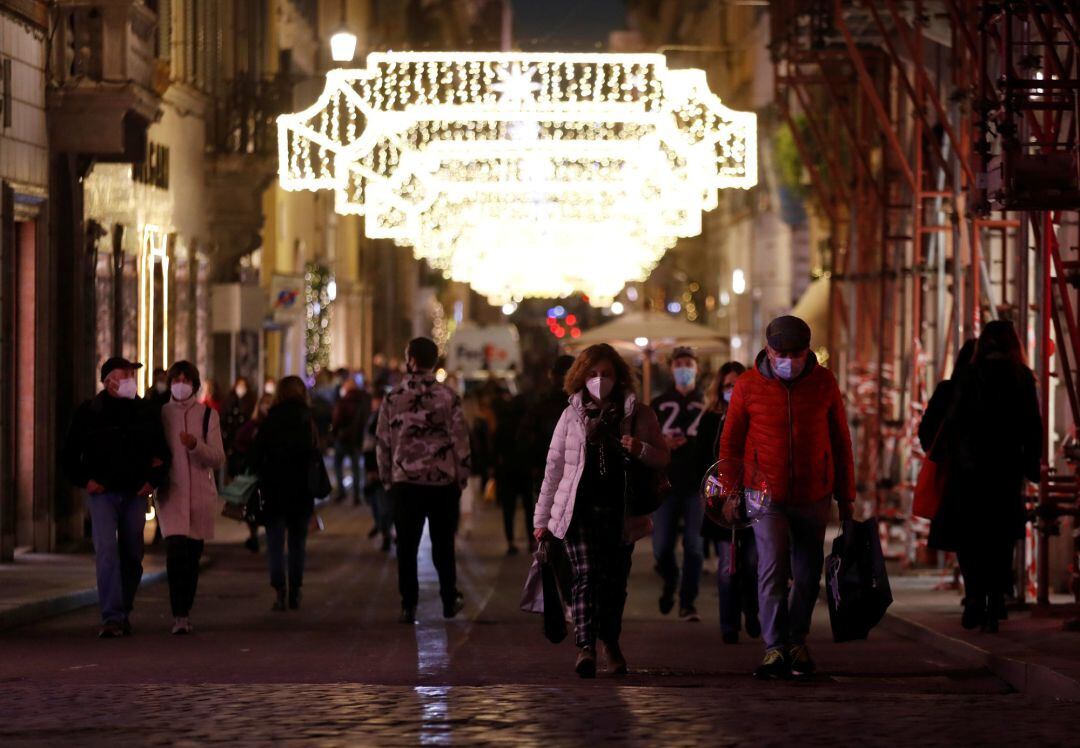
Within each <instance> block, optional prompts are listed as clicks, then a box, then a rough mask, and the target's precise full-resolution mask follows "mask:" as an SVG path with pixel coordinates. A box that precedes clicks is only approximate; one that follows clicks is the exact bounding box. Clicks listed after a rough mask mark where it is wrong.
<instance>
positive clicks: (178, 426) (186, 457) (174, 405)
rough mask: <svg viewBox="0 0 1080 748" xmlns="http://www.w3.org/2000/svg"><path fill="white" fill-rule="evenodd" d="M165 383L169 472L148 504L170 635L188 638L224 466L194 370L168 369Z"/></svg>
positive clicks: (186, 366)
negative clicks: (160, 543)
mask: <svg viewBox="0 0 1080 748" xmlns="http://www.w3.org/2000/svg"><path fill="white" fill-rule="evenodd" d="M168 383H169V392H170V393H171V396H172V400H170V401H169V402H168V403H166V404H165V406H164V407H163V408H162V409H161V422H162V427H163V428H164V431H165V438H166V439H167V440H168V443H169V450H170V451H171V453H172V466H171V467H170V469H169V480H168V482H167V483H166V484H165V485H164V486H162V487H161V489H160V490H159V491H158V492H157V496H156V497H155V499H154V503H155V505H156V506H157V518H158V524H159V525H160V526H161V534H162V535H163V536H164V537H165V571H166V574H167V576H168V580H169V603H170V606H171V608H172V614H173V626H172V633H173V634H190V633H191V632H192V631H193V630H194V627H193V626H192V625H191V619H190V617H189V616H190V613H191V607H192V605H193V604H194V602H195V591H196V589H197V588H198V585H199V560H200V558H201V557H202V552H203V544H204V543H205V541H207V540H210V539H211V538H213V537H214V517H215V515H216V514H217V511H216V510H217V484H216V481H215V480H214V471H216V470H218V469H220V468H221V466H222V465H224V464H225V447H224V446H223V445H222V441H221V422H220V420H219V418H218V414H217V413H215V412H214V411H213V410H211V408H210V407H209V406H208V405H205V404H204V403H200V402H199V400H198V398H197V397H196V396H195V393H197V392H198V391H199V386H200V384H201V382H200V379H199V370H198V369H197V368H195V365H194V364H192V363H190V362H189V361H177V362H176V363H174V364H173V365H172V366H170V367H169V371H168Z"/></svg>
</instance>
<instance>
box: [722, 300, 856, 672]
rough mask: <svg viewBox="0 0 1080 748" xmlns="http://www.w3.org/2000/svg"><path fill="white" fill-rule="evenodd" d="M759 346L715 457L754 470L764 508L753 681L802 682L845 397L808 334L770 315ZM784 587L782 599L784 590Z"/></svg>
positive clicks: (846, 457) (846, 466)
mask: <svg viewBox="0 0 1080 748" xmlns="http://www.w3.org/2000/svg"><path fill="white" fill-rule="evenodd" d="M765 336H766V341H767V345H766V347H765V350H763V351H761V353H759V354H758V356H757V360H756V362H755V365H754V367H753V368H752V369H750V370H749V371H747V372H746V374H744V375H743V376H741V377H739V379H738V381H737V382H736V384H735V390H734V392H733V393H732V396H731V404H730V405H729V407H728V415H727V422H726V424H725V426H724V433H723V435H722V436H721V438H720V459H722V460H723V459H728V460H741V461H742V462H743V464H744V465H746V466H754V467H755V468H756V469H757V472H758V475H761V476H763V477H764V479H765V480H766V481H767V483H768V487H769V491H770V493H771V496H772V504H771V506H770V508H769V510H768V511H767V512H766V514H765V515H764V516H763V517H761V518H760V519H759V520H758V521H757V522H756V523H755V524H754V525H753V527H754V539H755V541H756V542H757V549H758V602H759V607H760V615H761V628H762V636H763V638H764V640H765V659H764V661H763V662H762V664H761V666H760V667H758V669H757V670H756V671H755V673H754V674H755V675H756V676H757V677H760V678H780V677H786V676H788V675H790V674H795V675H808V674H810V673H812V672H813V671H814V667H815V666H814V661H813V659H811V657H810V651H809V650H808V649H807V647H806V635H807V633H809V631H810V619H811V616H812V615H813V612H814V604H815V603H816V602H817V598H818V592H819V588H820V582H821V568H822V564H823V562H824V544H825V527H826V525H827V523H828V521H829V514H830V512H831V508H832V501H833V500H834V499H835V501H836V502H837V504H838V505H839V508H840V516H841V518H842V519H843V518H847V517H850V516H851V513H852V502H853V501H854V499H855V470H854V459H853V457H852V453H851V435H850V433H849V431H848V424H847V416H846V414H845V411H844V398H843V395H842V394H841V393H840V388H839V387H838V386H837V384H836V378H835V377H833V375H832V373H831V372H830V371H829V370H828V369H826V368H824V367H822V366H820V365H819V364H818V362H817V358H816V357H815V356H814V354H813V352H811V351H810V327H809V326H808V325H807V324H806V323H805V322H804V321H802V320H801V319H799V318H798V317H792V316H784V317H778V318H776V319H774V320H773V321H772V322H770V323H769V326H768V328H767V329H766V331H765ZM789 582H790V592H789V589H788V588H789Z"/></svg>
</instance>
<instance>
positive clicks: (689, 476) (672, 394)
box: [652, 387, 711, 495]
mask: <svg viewBox="0 0 1080 748" xmlns="http://www.w3.org/2000/svg"><path fill="white" fill-rule="evenodd" d="M652 408H653V410H655V411H656V418H657V420H659V421H660V430H661V431H663V433H665V434H681V435H682V436H685V437H686V438H687V442H686V444H683V445H682V446H681V447H679V448H678V449H673V450H671V464H670V465H668V469H667V471H668V473H667V474H668V480H669V481H670V482H671V492H672V493H673V494H678V495H686V494H688V493H693V492H694V491H697V489H698V486H699V485H700V483H701V472H699V470H698V466H699V462H698V460H699V459H700V457H699V453H698V446H697V434H698V419H699V418H700V417H701V412H702V411H703V410H704V409H705V403H704V402H703V400H702V397H701V392H700V391H699V390H694V391H693V392H690V393H688V394H686V395H683V394H682V393H680V392H679V391H678V390H676V389H675V388H674V387H672V388H670V389H669V390H668V391H667V392H665V393H664V394H662V395H660V396H659V397H657V398H656V399H654V400H653V401H652ZM710 464H711V463H710Z"/></svg>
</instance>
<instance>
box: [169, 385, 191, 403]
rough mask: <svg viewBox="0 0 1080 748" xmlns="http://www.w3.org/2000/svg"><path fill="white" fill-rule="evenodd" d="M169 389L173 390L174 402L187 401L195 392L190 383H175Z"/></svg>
mask: <svg viewBox="0 0 1080 748" xmlns="http://www.w3.org/2000/svg"><path fill="white" fill-rule="evenodd" d="M169 389H171V390H172V396H173V400H187V399H188V398H189V397H191V393H192V392H193V391H194V390H193V389H192V387H191V383H190V382H173V384H172V387H170V388H169Z"/></svg>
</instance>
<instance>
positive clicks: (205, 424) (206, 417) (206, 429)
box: [202, 403, 210, 442]
mask: <svg viewBox="0 0 1080 748" xmlns="http://www.w3.org/2000/svg"><path fill="white" fill-rule="evenodd" d="M209 435H210V406H209V405H207V404H206V403H203V414H202V440H203V441H204V442H205V441H206V438H207V437H208V436H209Z"/></svg>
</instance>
